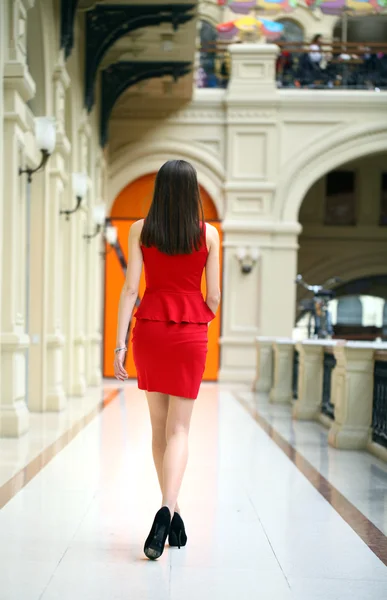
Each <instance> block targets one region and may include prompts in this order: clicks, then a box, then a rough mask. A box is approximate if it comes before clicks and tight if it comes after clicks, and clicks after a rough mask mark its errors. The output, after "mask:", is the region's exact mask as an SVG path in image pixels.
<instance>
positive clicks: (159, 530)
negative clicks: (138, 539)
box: [144, 506, 171, 560]
mask: <svg viewBox="0 0 387 600" xmlns="http://www.w3.org/2000/svg"><path fill="white" fill-rule="evenodd" d="M170 526H171V513H170V512H169V508H168V507H167V506H163V508H160V510H159V511H158V512H157V513H156V516H155V519H154V521H153V525H152V528H151V530H150V533H149V535H148V537H147V539H146V541H145V545H144V553H145V556H147V557H148V558H149V559H150V560H157V559H158V558H160V556H161V555H162V553H163V552H164V545H165V541H166V539H167V536H168V533H169V528H170Z"/></svg>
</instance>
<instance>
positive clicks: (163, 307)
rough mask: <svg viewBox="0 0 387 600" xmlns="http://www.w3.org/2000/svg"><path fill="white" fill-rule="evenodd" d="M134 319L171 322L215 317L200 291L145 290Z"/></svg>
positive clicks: (198, 320)
mask: <svg viewBox="0 0 387 600" xmlns="http://www.w3.org/2000/svg"><path fill="white" fill-rule="evenodd" d="M134 316H135V317H136V319H143V320H148V321H167V322H171V323H209V322H210V321H212V320H213V319H214V318H215V315H214V313H213V312H212V310H211V309H210V308H209V307H208V305H207V304H206V302H205V301H204V298H203V296H202V293H201V292H172V291H169V290H157V291H150V290H146V291H145V294H144V296H143V298H142V300H141V303H140V306H139V307H138V309H137V311H136V313H135V315H134Z"/></svg>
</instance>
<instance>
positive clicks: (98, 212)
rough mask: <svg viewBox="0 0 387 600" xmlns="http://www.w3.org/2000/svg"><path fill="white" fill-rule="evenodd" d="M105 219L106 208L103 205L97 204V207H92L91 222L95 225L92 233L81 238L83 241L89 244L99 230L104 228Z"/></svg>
mask: <svg viewBox="0 0 387 600" xmlns="http://www.w3.org/2000/svg"><path fill="white" fill-rule="evenodd" d="M105 219H106V208H105V205H104V204H99V205H98V206H94V207H93V221H94V223H95V230H94V233H90V234H86V235H84V236H83V237H84V238H85V240H87V241H88V242H90V240H92V239H93V238H95V237H96V236H97V235H98V234H99V232H100V231H101V229H102V228H103V227H104V226H105Z"/></svg>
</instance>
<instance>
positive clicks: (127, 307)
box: [114, 220, 143, 381]
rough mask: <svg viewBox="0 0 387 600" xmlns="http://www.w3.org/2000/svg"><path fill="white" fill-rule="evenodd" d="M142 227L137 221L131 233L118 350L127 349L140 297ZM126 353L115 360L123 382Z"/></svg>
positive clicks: (117, 356)
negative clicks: (129, 331) (127, 336)
mask: <svg viewBox="0 0 387 600" xmlns="http://www.w3.org/2000/svg"><path fill="white" fill-rule="evenodd" d="M142 226H143V221H142V220H141V221H137V222H136V223H133V225H132V226H131V228H130V232H129V262H128V267H127V269H126V278H125V283H124V286H123V288H122V292H121V297H120V304H119V308H118V325H117V338H116V348H124V347H125V342H126V335H127V332H128V328H129V323H130V319H131V317H132V313H133V309H134V305H135V303H136V300H137V296H138V289H139V286H140V278H141V271H142V263H143V256H142V252H141V246H140V236H141V230H142ZM125 352H126V351H125V350H120V351H119V352H116V355H115V359H114V375H115V377H116V378H117V379H120V380H121V381H124V380H125V379H127V378H128V374H127V372H126V371H125V368H124V366H123V361H124V356H125Z"/></svg>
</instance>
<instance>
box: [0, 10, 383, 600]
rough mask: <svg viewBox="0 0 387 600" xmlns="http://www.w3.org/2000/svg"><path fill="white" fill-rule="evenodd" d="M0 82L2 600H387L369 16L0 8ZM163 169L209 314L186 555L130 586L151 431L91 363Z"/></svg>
mask: <svg viewBox="0 0 387 600" xmlns="http://www.w3.org/2000/svg"><path fill="white" fill-rule="evenodd" d="M326 5H329V6H328V7H327V6H326ZM0 86H1V90H0V156H1V157H2V160H1V161H0V182H1V185H0V264H1V270H0V351H1V352H0V357H1V362H0V600H39V599H42V600H54V599H56V600H70V599H71V600H88V599H90V600H115V599H117V600H119V599H124V598H125V600H127V599H128V598H129V599H130V600H148V599H149V600H153V599H155V600H156V599H157V600H164V599H165V600H167V599H168V600H177V599H180V598H184V599H185V600H191V599H192V600H217V599H222V600H235V598H239V599H240V600H250V599H251V598H262V599H263V600H336V599H337V600H347V599H348V600H349V599H351V600H376V599H380V600H382V599H387V5H386V3H385V1H384V0H372V1H370V2H368V1H363V2H359V1H358V0H334V1H332V2H324V0H316V1H315V2H314V1H313V0H310V1H309V0H308V1H305V0H299V1H296V0H278V1H277V2H274V1H272V0H253V1H251V0H250V1H248V0H244V1H242V0H102V1H95V0H2V1H1V2H0ZM175 158H179V159H184V160H186V161H189V162H191V163H192V164H193V165H194V167H195V169H196V170H197V175H198V181H199V186H200V192H201V198H202V201H203V206H204V213H205V219H206V221H207V222H209V223H211V224H213V225H214V226H215V227H216V228H217V230H218V232H219V237H220V240H221V249H222V251H221V287H222V301H221V305H220V308H219V311H218V313H217V315H216V318H215V320H214V321H213V322H212V324H211V325H210V327H209V341H208V355H207V364H206V370H205V373H204V380H203V384H202V387H201V390H200V394H199V397H198V399H197V400H196V401H195V402H196V405H195V409H194V413H193V422H192V427H191V433H190V458H189V463H188V468H187V472H186V476H185V479H184V482H183V486H182V489H181V494H180V497H179V504H180V506H181V510H182V515H183V517H184V520H185V523H186V529H187V534H188V543H187V546H186V547H184V548H181V549H178V548H169V547H168V546H166V549H165V552H164V554H163V555H162V557H161V558H160V560H158V561H156V562H152V561H148V560H147V559H146V558H145V556H144V554H143V552H142V549H143V544H144V539H145V537H146V535H147V533H148V531H149V525H150V523H151V519H152V518H153V515H154V513H155V511H156V510H157V509H158V508H159V505H160V501H161V498H160V492H159V488H158V483H157V477H156V472H155V469H154V466H153V461H152V452H151V428H150V422H149V416H148V408H147V403H146V399H145V395H144V392H142V391H139V390H138V388H137V385H136V369H135V365H134V361H133V355H132V349H131V346H130V345H129V347H128V354H127V357H126V363H125V364H126V369H127V371H128V374H129V380H128V381H127V382H125V383H122V382H120V381H118V380H116V379H115V378H114V370H113V360H114V348H115V335H116V325H117V308H118V302H119V296H120V293H121V289H122V285H123V283H124V278H125V272H126V268H127V262H128V243H127V239H128V233H129V229H130V226H131V224H132V223H133V222H135V221H136V220H138V219H140V218H143V217H144V216H145V215H146V214H147V211H148V209H149V206H150V203H151V200H152V194H153V188H154V181H155V176H156V173H157V171H158V169H159V168H160V167H161V165H162V164H163V163H164V162H165V161H167V160H170V159H175ZM299 275H300V276H302V278H303V279H302V280H301V277H298V276H299ZM297 277H298V279H297ZM305 282H306V283H305ZM297 283H300V285H297ZM308 285H309V288H308ZM204 287H205V284H204V283H203V293H204V292H205V289H204ZM144 289H145V278H144V275H142V279H141V284H140V290H139V296H138V302H137V304H138V303H139V302H141V297H142V294H143V293H144ZM134 320H135V319H134ZM132 325H133V323H131V324H130V328H129V331H128V341H130V335H131V330H132Z"/></svg>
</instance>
